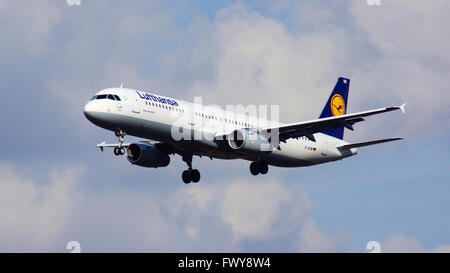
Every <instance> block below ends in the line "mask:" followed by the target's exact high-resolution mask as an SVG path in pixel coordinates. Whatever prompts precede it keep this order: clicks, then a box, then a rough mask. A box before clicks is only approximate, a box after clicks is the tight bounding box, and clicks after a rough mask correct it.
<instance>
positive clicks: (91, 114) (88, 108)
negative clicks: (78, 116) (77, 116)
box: [83, 101, 97, 122]
mask: <svg viewBox="0 0 450 273" xmlns="http://www.w3.org/2000/svg"><path fill="white" fill-rule="evenodd" d="M83 113H84V116H85V117H86V118H87V119H88V120H89V121H91V122H94V121H95V120H96V119H97V111H96V110H95V106H94V103H93V102H92V101H89V102H88V103H86V105H85V106H84V109H83Z"/></svg>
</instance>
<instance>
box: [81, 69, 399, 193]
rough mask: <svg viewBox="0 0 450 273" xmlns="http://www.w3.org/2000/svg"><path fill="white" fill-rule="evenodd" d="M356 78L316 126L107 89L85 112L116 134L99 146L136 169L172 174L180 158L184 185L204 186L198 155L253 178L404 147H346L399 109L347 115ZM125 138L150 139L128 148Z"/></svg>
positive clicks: (339, 90) (337, 92)
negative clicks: (356, 133)
mask: <svg viewBox="0 0 450 273" xmlns="http://www.w3.org/2000/svg"><path fill="white" fill-rule="evenodd" d="M349 87H350V79H348V78H343V77H339V78H338V80H337V83H336V85H335V87H334V89H333V91H332V93H331V95H330V97H329V98H328V101H327V102H326V104H325V107H324V108H323V111H322V113H321V115H320V116H319V118H318V119H314V120H309V121H301V122H294V123H287V124H283V123H279V122H278V121H272V120H269V119H268V118H266V117H258V116H257V115H249V114H248V113H238V112H236V111H231V110H222V109H220V108H218V107H212V106H204V105H202V104H198V103H197V104H196V103H191V102H187V101H182V100H179V99H174V98H169V97H165V96H161V95H156V94H153V93H150V92H145V91H141V90H133V89H129V88H124V87H123V85H121V86H120V87H118V88H107V89H104V90H101V91H99V92H97V93H96V94H95V95H94V96H93V97H92V99H91V100H90V101H88V102H87V104H86V105H85V106H84V115H85V116H86V118H87V119H88V120H89V121H90V122H92V123H93V124H95V125H97V126H99V127H101V128H104V129H106V130H110V131H113V132H115V136H116V137H117V138H118V143H113V144H108V143H106V142H102V143H100V144H97V147H99V148H100V150H101V151H103V149H104V148H113V149H114V154H115V155H124V154H125V152H126V157H127V159H128V160H129V162H131V164H133V165H137V166H142V167H151V168H158V167H166V166H167V165H169V163H170V155H180V156H181V158H182V160H183V161H184V162H186V164H187V166H188V169H187V170H185V171H183V172H182V180H183V182H184V183H186V184H189V183H191V182H193V183H197V182H199V181H200V172H199V171H198V170H197V169H194V168H193V167H192V159H193V156H200V157H201V156H206V157H209V158H211V159H213V158H217V159H244V160H248V161H250V162H251V163H250V173H251V174H252V175H258V174H267V172H268V169H269V165H270V166H278V167H305V166H312V165H316V164H323V163H327V162H332V161H337V160H342V159H344V158H347V157H350V156H354V155H356V154H357V148H360V147H364V146H369V145H375V144H380V143H385V142H391V141H396V140H401V139H403V138H401V137H394V138H385V139H378V140H372V141H365V142H359V143H348V142H346V141H344V128H347V129H349V130H354V128H353V125H354V124H355V123H357V122H361V121H364V118H365V117H368V116H371V115H376V114H381V113H385V112H390V111H395V110H401V111H402V112H403V113H405V106H406V103H404V104H402V105H400V106H391V107H385V108H379V109H374V110H369V111H364V112H358V113H352V114H348V113H347V112H346V110H347V100H348V93H349ZM125 135H132V136H136V137H140V138H144V139H145V140H142V141H139V142H134V143H124V137H125Z"/></svg>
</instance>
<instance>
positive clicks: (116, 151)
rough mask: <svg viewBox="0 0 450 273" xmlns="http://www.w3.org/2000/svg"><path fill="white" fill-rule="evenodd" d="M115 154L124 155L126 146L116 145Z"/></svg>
mask: <svg viewBox="0 0 450 273" xmlns="http://www.w3.org/2000/svg"><path fill="white" fill-rule="evenodd" d="M114 154H115V155H124V154H125V148H123V147H116V148H114Z"/></svg>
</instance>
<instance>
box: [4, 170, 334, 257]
mask: <svg viewBox="0 0 450 273" xmlns="http://www.w3.org/2000/svg"><path fill="white" fill-rule="evenodd" d="M81 169H82V168H79V167H77V168H70V167H66V168H60V169H58V170H56V171H54V172H52V174H51V176H50V177H49V178H48V180H47V179H44V180H45V181H41V180H37V179H35V178H33V177H32V176H30V175H28V176H25V175H21V174H19V170H18V169H17V168H15V167H13V166H11V165H7V164H1V165H0V177H1V179H0V200H1V207H0V217H1V221H0V246H1V249H0V250H1V251H65V249H64V247H65V244H66V243H67V242H68V241H71V240H77V241H79V242H80V243H81V246H82V251H83V250H84V251H246V248H245V243H246V242H254V243H270V242H277V241H278V240H279V238H283V237H285V236H289V237H291V238H292V240H289V241H288V242H286V243H285V244H283V245H282V250H284V251H296V250H301V251H317V250H323V251H334V250H338V249H339V247H340V245H338V244H336V242H337V241H336V239H334V238H332V237H330V236H328V235H325V234H323V233H321V232H320V231H319V230H318V229H317V228H316V226H315V224H314V222H313V221H312V219H311V204H310V203H309V201H308V200H307V197H306V196H305V194H304V193H303V191H301V190H300V189H292V188H291V189H289V188H287V187H286V186H285V185H284V184H283V183H281V182H280V181H277V180H266V179H263V180H258V181H256V180H253V181H249V180H236V181H220V183H219V181H216V182H214V181H209V182H210V184H198V185H187V186H186V185H181V186H180V188H179V189H178V190H175V191H174V192H169V193H165V194H162V195H161V194H158V193H156V191H154V190H151V189H144V190H142V189H141V190H139V189H138V190H133V189H130V188H102V189H99V190H92V189H89V188H86V186H87V185H89V184H91V183H92V182H89V183H88V182H82V180H85V179H83V178H82V177H81V176H80V173H81V172H80V170H81ZM299 240H300V241H299ZM320 246H322V247H320ZM268 250H269V251H270V249H268Z"/></svg>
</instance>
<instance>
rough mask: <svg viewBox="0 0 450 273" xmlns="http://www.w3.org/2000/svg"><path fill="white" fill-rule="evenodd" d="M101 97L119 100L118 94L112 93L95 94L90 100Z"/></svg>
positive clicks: (100, 98)
mask: <svg viewBox="0 0 450 273" xmlns="http://www.w3.org/2000/svg"><path fill="white" fill-rule="evenodd" d="M102 99H109V100H117V101H120V97H119V96H117V95H112V94H104V95H96V96H93V97H92V99H91V100H102Z"/></svg>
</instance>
